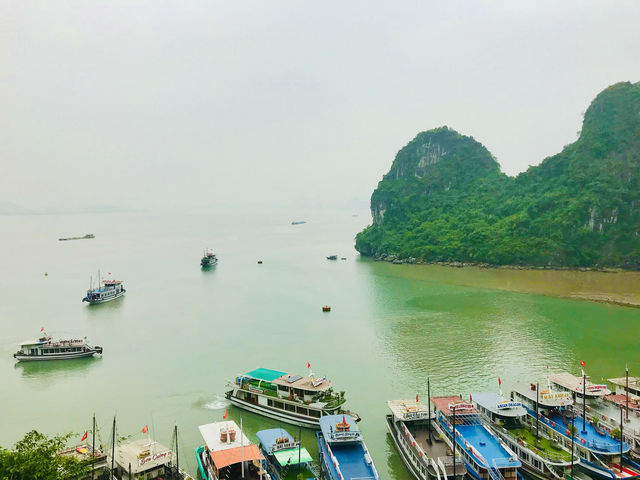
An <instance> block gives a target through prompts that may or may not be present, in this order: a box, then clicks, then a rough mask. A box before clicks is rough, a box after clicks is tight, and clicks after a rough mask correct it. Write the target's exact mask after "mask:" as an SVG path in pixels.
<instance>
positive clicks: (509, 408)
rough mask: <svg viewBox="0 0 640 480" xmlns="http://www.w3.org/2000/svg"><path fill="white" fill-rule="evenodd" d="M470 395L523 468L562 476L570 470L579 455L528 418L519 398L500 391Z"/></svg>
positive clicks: (541, 476) (544, 475) (542, 474)
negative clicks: (509, 396)
mask: <svg viewBox="0 0 640 480" xmlns="http://www.w3.org/2000/svg"><path fill="white" fill-rule="evenodd" d="M471 398H472V399H473V400H472V401H473V403H474V405H475V406H476V409H477V410H478V411H479V412H480V414H481V415H483V416H484V418H485V419H486V421H487V423H488V425H489V428H491V430H492V431H493V432H494V433H495V434H496V435H497V436H498V437H499V438H500V439H501V440H502V441H503V442H504V443H505V444H506V445H507V446H508V447H509V449H511V450H512V451H513V452H515V453H516V454H517V455H518V458H519V459H520V461H521V462H522V469H523V470H525V471H526V472H527V473H528V474H529V475H530V476H533V477H535V478H539V479H547V478H553V479H558V480H562V479H564V477H565V476H566V475H571V474H572V473H573V467H574V466H577V465H578V463H579V462H580V458H579V457H578V456H574V455H572V454H571V450H570V449H568V448H567V447H565V446H564V445H562V443H561V442H560V441H559V440H558V438H557V435H553V434H551V435H550V434H549V433H548V432H546V431H544V429H540V428H537V426H536V425H535V424H532V423H531V422H529V421H528V415H527V409H526V408H525V407H524V406H523V405H522V403H521V402H519V401H514V400H510V399H508V398H504V396H503V395H502V391H501V392H500V394H498V393H496V392H478V393H473V394H472V395H471Z"/></svg>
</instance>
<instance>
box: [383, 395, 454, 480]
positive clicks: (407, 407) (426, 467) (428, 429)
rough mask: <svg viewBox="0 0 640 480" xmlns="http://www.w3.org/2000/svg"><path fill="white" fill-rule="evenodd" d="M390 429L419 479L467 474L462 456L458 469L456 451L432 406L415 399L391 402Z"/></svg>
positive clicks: (403, 458) (398, 448)
mask: <svg viewBox="0 0 640 480" xmlns="http://www.w3.org/2000/svg"><path fill="white" fill-rule="evenodd" d="M387 405H388V406H389V409H390V410H391V414H387V416H386V418H387V430H388V431H389V434H390V435H391V438H392V440H393V443H394V445H395V447H396V449H397V450H398V453H399V454H400V457H401V458H402V461H403V462H404V464H405V465H406V467H407V469H408V470H409V472H411V474H412V475H413V477H414V478H416V480H433V479H441V478H444V479H456V480H462V479H463V478H464V477H465V475H466V474H467V469H466V467H465V466H464V463H463V461H462V458H461V457H459V458H458V459H457V462H456V463H457V468H456V471H455V472H454V461H453V452H452V451H451V448H449V446H448V445H447V443H446V442H445V441H444V433H443V432H442V430H441V429H440V427H439V426H438V423H437V422H436V417H435V414H434V413H433V412H431V409H430V407H429V405H425V404H423V403H419V402H418V401H415V402H414V401H411V400H390V401H388V402H387Z"/></svg>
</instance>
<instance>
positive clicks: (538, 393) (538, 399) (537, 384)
mask: <svg viewBox="0 0 640 480" xmlns="http://www.w3.org/2000/svg"><path fill="white" fill-rule="evenodd" d="M539 403H540V382H538V383H536V440H538V439H539V438H540V435H539V432H538V428H539V427H540V419H539V418H538V408H540V407H539V406H538V404H539Z"/></svg>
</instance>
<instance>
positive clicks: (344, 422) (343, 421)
mask: <svg viewBox="0 0 640 480" xmlns="http://www.w3.org/2000/svg"><path fill="white" fill-rule="evenodd" d="M342 424H343V425H346V424H347V420H346V419H345V418H344V414H343V415H342Z"/></svg>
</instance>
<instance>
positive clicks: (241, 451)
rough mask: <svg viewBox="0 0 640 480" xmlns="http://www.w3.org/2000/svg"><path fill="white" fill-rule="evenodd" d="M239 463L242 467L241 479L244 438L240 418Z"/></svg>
mask: <svg viewBox="0 0 640 480" xmlns="http://www.w3.org/2000/svg"><path fill="white" fill-rule="evenodd" d="M240 462H241V463H240V464H241V465H242V478H244V436H243V434H242V417H240Z"/></svg>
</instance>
